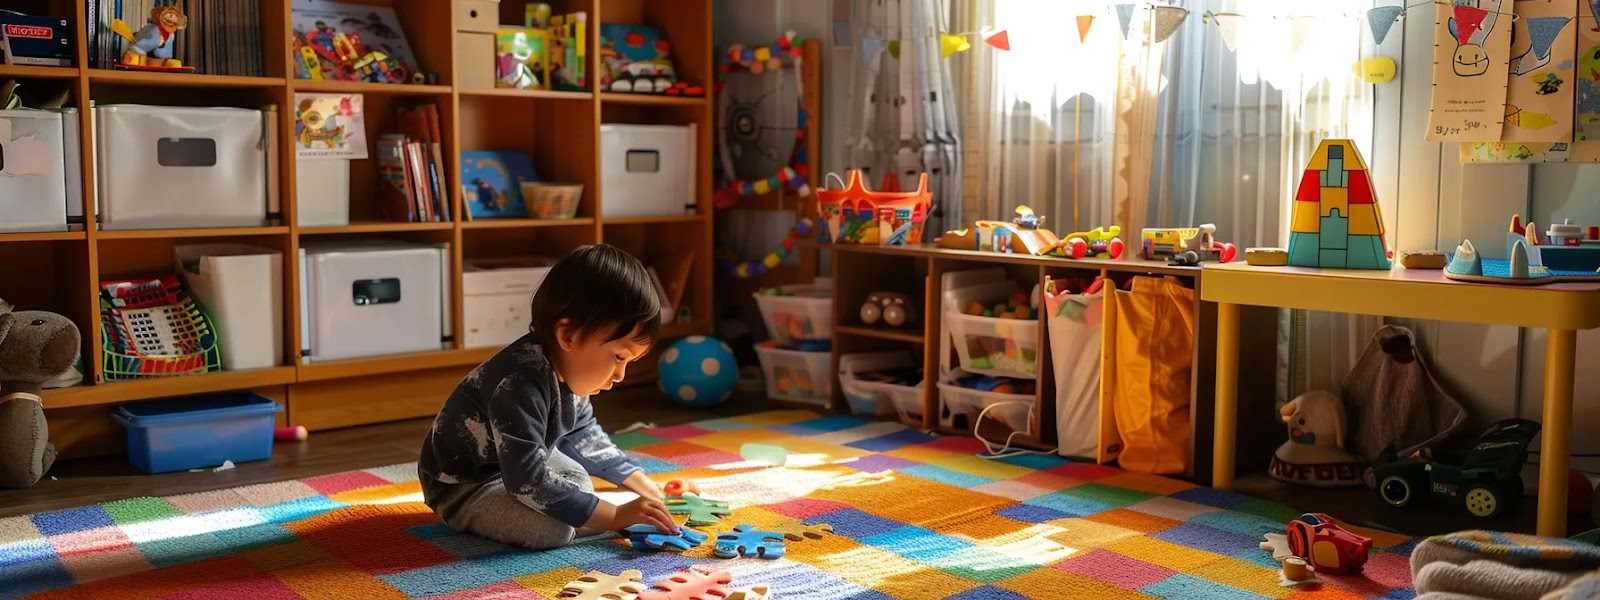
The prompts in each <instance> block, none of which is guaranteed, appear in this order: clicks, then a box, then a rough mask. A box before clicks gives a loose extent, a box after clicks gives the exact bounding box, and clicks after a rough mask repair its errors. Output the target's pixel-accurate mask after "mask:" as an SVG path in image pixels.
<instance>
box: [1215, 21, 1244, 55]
mask: <svg viewBox="0 0 1600 600" xmlns="http://www.w3.org/2000/svg"><path fill="white" fill-rule="evenodd" d="M1211 18H1213V19H1216V21H1217V31H1219V32H1221V33H1222V44H1223V45H1224V46H1227V47H1228V51H1230V52H1231V51H1234V50H1238V49H1239V25H1241V23H1240V22H1239V20H1240V19H1242V18H1243V15H1240V14H1238V13H1217V14H1214V15H1211Z"/></svg>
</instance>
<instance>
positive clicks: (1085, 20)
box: [1078, 15, 1094, 43]
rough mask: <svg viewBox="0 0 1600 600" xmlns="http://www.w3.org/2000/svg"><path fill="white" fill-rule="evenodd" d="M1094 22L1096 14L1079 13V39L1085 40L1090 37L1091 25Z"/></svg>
mask: <svg viewBox="0 0 1600 600" xmlns="http://www.w3.org/2000/svg"><path fill="white" fill-rule="evenodd" d="M1092 24H1094V15H1078V41H1079V42H1080V43H1081V42H1085V41H1088V39H1089V26H1090V25H1092Z"/></svg>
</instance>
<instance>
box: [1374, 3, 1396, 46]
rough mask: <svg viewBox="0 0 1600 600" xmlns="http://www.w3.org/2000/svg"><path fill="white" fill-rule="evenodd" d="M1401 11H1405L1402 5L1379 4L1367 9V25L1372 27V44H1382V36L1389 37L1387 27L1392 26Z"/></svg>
mask: <svg viewBox="0 0 1600 600" xmlns="http://www.w3.org/2000/svg"><path fill="white" fill-rule="evenodd" d="M1402 12H1405V7H1403V6H1379V7H1377V8H1374V9H1372V10H1369V11H1367V27H1371V28H1372V43H1373V44H1382V43H1383V40H1384V38H1387V37H1389V29H1390V28H1392V27H1394V22H1395V21H1397V20H1399V19H1400V13H1402Z"/></svg>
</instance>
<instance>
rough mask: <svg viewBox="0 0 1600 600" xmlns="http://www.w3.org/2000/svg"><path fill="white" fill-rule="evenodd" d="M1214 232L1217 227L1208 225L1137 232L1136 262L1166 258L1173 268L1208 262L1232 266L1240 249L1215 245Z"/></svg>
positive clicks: (1226, 243)
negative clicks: (1229, 263)
mask: <svg viewBox="0 0 1600 600" xmlns="http://www.w3.org/2000/svg"><path fill="white" fill-rule="evenodd" d="M1216 232H1217V226H1216V225H1214V224H1211V223H1206V224H1204V225H1201V226H1199V227H1186V228H1147V229H1144V230H1142V231H1140V232H1139V237H1140V244H1139V258H1143V259H1145V260H1153V259H1157V258H1166V259H1169V261H1170V262H1171V263H1172V264H1175V265H1186V266H1193V265H1196V264H1199V263H1200V262H1201V261H1209V260H1214V261H1217V262H1224V263H1226V262H1233V259H1234V258H1237V257H1238V255H1239V248H1238V247H1236V246H1234V245H1233V244H1230V243H1228V242H1219V241H1216V239H1214V236H1215V235H1216ZM1186 252H1193V254H1192V255H1191V254H1185V253H1186Z"/></svg>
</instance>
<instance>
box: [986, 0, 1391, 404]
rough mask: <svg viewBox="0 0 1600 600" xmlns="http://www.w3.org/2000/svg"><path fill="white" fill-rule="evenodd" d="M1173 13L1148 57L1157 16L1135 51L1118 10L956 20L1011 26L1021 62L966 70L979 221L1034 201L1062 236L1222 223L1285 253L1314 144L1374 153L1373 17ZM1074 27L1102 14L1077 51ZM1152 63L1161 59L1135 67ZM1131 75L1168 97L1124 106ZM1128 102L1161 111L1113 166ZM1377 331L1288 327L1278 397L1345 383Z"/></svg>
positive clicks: (1311, 11)
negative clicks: (1175, 22) (1359, 72)
mask: <svg viewBox="0 0 1600 600" xmlns="http://www.w3.org/2000/svg"><path fill="white" fill-rule="evenodd" d="M1172 4H1173V5H1176V6H1181V7H1183V8H1185V9H1188V10H1189V13H1190V14H1189V16H1188V18H1187V19H1186V20H1185V21H1184V23H1183V25H1182V26H1181V27H1180V28H1179V29H1178V31H1177V32H1176V33H1174V34H1173V35H1172V36H1171V37H1170V38H1168V39H1167V40H1166V41H1165V42H1161V43H1156V44H1153V45H1141V43H1140V42H1141V41H1142V40H1143V39H1148V38H1141V36H1148V35H1150V34H1151V30H1150V28H1149V15H1150V13H1151V11H1150V10H1148V5H1141V6H1139V7H1138V10H1135V11H1133V12H1134V16H1133V18H1132V19H1131V21H1132V24H1131V27H1130V33H1129V35H1128V39H1126V40H1125V39H1124V38H1123V32H1122V28H1121V25H1120V24H1119V22H1118V18H1117V15H1116V11H1115V9H1114V8H1113V5H1112V3H1110V2H1060V1H1051V0H976V3H975V6H974V7H972V10H971V11H970V12H969V13H968V14H966V15H960V14H958V15H957V18H958V20H963V19H964V20H965V22H964V23H962V25H963V26H964V27H965V29H966V30H978V29H981V28H983V27H986V26H994V27H999V28H1004V29H1007V30H1008V31H1009V32H1010V34H1011V41H1012V50H1011V51H1010V52H981V53H970V54H975V55H977V56H976V57H974V58H969V59H967V60H968V61H969V62H968V64H967V65H966V68H967V74H966V75H967V77H969V78H970V81H971V85H970V86H968V87H966V88H965V89H968V90H971V94H972V98H971V100H972V108H973V110H974V111H975V114H974V118H973V119H969V121H968V122H969V123H971V124H972V125H973V127H972V128H971V129H969V131H968V139H970V140H973V143H972V144H970V146H971V147H972V148H973V149H974V151H975V152H976V153H977V155H973V154H972V153H969V161H968V165H969V169H972V170H976V171H978V176H977V177H976V178H975V180H971V179H970V178H969V186H968V190H967V191H968V195H969V201H968V202H967V206H968V207H969V214H968V215H967V217H968V220H969V221H970V220H971V219H973V218H990V219H993V218H1002V219H1004V218H1009V215H1010V213H1011V211H1012V209H1013V208H1014V207H1015V206H1017V205H1019V204H1027V205H1029V206H1030V207H1032V208H1033V209H1034V210H1035V211H1036V212H1038V213H1040V214H1043V215H1045V216H1046V217H1047V218H1048V221H1047V225H1049V226H1051V227H1052V229H1053V230H1054V231H1056V232H1057V233H1066V232H1068V231H1078V230H1082V229H1086V228H1092V227H1096V226H1100V225H1107V224H1111V223H1115V224H1117V225H1121V226H1122V227H1123V230H1124V231H1125V232H1128V235H1136V232H1137V231H1138V230H1139V229H1140V228H1142V227H1180V226H1185V227H1186V226H1193V225H1195V224H1199V223H1215V224H1216V225H1217V230H1218V235H1219V238H1220V239H1222V240H1225V241H1229V242H1233V243H1235V244H1237V245H1238V246H1239V247H1240V248H1245V247H1250V246H1282V245H1285V244H1286V243H1287V231H1288V218H1289V211H1288V201H1289V198H1291V197H1292V193H1293V189H1294V187H1295V186H1296V185H1298V183H1299V179H1300V175H1301V172H1302V170H1303V169H1304V168H1305V165H1306V162H1307V161H1308V160H1309V158H1310V155H1311V152H1312V151H1314V150H1315V149H1316V146H1317V144H1318V142H1320V141H1321V140H1323V139H1325V138H1349V139H1353V140H1355V141H1356V144H1357V146H1358V147H1361V148H1369V147H1370V143H1371V140H1372V123H1373V97H1372V91H1371V85H1369V84H1366V83H1363V82H1361V81H1360V79H1359V78H1358V77H1356V75H1355V72H1354V70H1353V68H1352V67H1353V65H1355V64H1356V63H1357V62H1359V61H1360V59H1361V58H1362V57H1363V47H1368V48H1370V45H1368V44H1367V38H1366V36H1365V35H1364V33H1363V32H1365V31H1367V29H1366V28H1367V25H1366V23H1365V22H1364V21H1362V19H1361V17H1360V15H1361V13H1363V12H1364V11H1365V9H1367V8H1370V7H1371V6H1372V3H1371V2H1366V1H1363V2H1354V3H1329V2H1325V1H1320V0H1179V1H1176V2H1173V3H1172ZM1080 15H1091V16H1092V17H1093V21H1092V22H1091V24H1090V29H1089V33H1088V36H1087V37H1086V39H1085V40H1083V41H1082V42H1080V41H1079V37H1078V31H1077V28H1076V24H1077V23H1078V17H1079V16H1080ZM1213 15H1215V16H1213ZM1224 33H1226V36H1225V35H1224ZM1145 48H1148V52H1149V53H1156V54H1159V55H1160V56H1157V57H1151V56H1149V55H1148V54H1141V50H1142V49H1145ZM1152 58H1154V60H1152ZM1163 59H1164V60H1163ZM1130 62H1133V63H1136V64H1139V65H1152V64H1153V65H1159V72H1157V73H1152V74H1150V76H1147V77H1146V78H1145V79H1144V84H1145V85H1146V86H1149V87H1148V90H1152V91H1156V90H1158V93H1137V94H1133V96H1135V97H1130V90H1129V87H1128V86H1123V87H1122V91H1121V93H1120V94H1119V90H1118V85H1117V82H1118V79H1117V76H1118V70H1119V65H1122V66H1123V68H1124V69H1125V68H1126V65H1127V64H1128V63H1130ZM1119 101H1121V102H1122V103H1123V108H1124V109H1127V108H1129V105H1130V104H1132V105H1135V106H1134V107H1133V109H1134V110H1136V111H1137V110H1150V109H1153V111H1154V115H1155V117H1156V122H1155V123H1154V127H1153V134H1154V135H1153V139H1152V140H1151V143H1149V144H1147V146H1146V150H1145V152H1146V154H1138V153H1135V154H1133V155H1130V156H1126V157H1124V158H1122V159H1119V158H1118V154H1117V152H1116V142H1117V140H1118V138H1119V136H1120V137H1126V136H1127V133H1128V132H1126V131H1119V127H1123V128H1125V127H1126V126H1127V125H1126V122H1124V123H1119V122H1118V120H1117V118H1116V114H1115V113H1116V112H1117V108H1118V102H1119ZM1150 103H1155V106H1153V107H1152V106H1149V104H1150ZM1144 133H1146V134H1148V133H1150V132H1144ZM1368 154H1369V155H1370V154H1371V153H1370V152H1368ZM1129 161H1134V164H1131V165H1130V164H1128V163H1129ZM1139 167H1145V168H1148V172H1149V175H1148V193H1147V194H1144V197H1143V198H1136V199H1134V200H1135V204H1136V205H1138V206H1142V207H1143V210H1142V211H1140V210H1132V211H1124V210H1119V209H1118V207H1117V206H1116V202H1115V201H1114V198H1115V197H1116V193H1117V191H1118V190H1115V189H1114V188H1115V187H1116V186H1114V184H1113V181H1114V174H1115V173H1116V172H1117V170H1118V169H1119V168H1139ZM1133 187H1134V190H1135V193H1138V190H1137V188H1138V186H1137V185H1135V186H1133ZM1391 210H1392V209H1391ZM1374 323H1376V321H1374V320H1372V319H1363V318H1359V317H1345V316H1343V315H1330V314H1324V313H1312V314H1309V315H1306V314H1297V315H1293V316H1290V315H1289V314H1288V313H1285V316H1284V317H1283V326H1282V327H1280V332H1281V333H1280V336H1281V337H1282V339H1281V340H1280V341H1281V342H1282V343H1280V350H1281V351H1280V366H1281V367H1283V368H1280V373H1281V374H1284V375H1285V376H1286V379H1284V380H1282V381H1281V382H1280V394H1293V393H1297V392H1298V391H1300V390H1303V389H1305V388H1306V387H1307V386H1311V387H1329V386H1336V385H1337V382H1338V380H1339V379H1340V378H1342V377H1343V376H1344V374H1345V373H1346V372H1347V371H1348V370H1349V366H1350V365H1351V364H1353V361H1354V357H1355V355H1356V353H1358V352H1359V351H1360V350H1361V349H1362V345H1363V344H1364V343H1365V339H1366V335H1367V333H1368V332H1370V331H1372V330H1373V329H1375V328H1376V325H1375V324H1374ZM1312 340H1314V341H1312ZM1291 357H1293V358H1291ZM1302 367H1304V368H1302Z"/></svg>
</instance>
